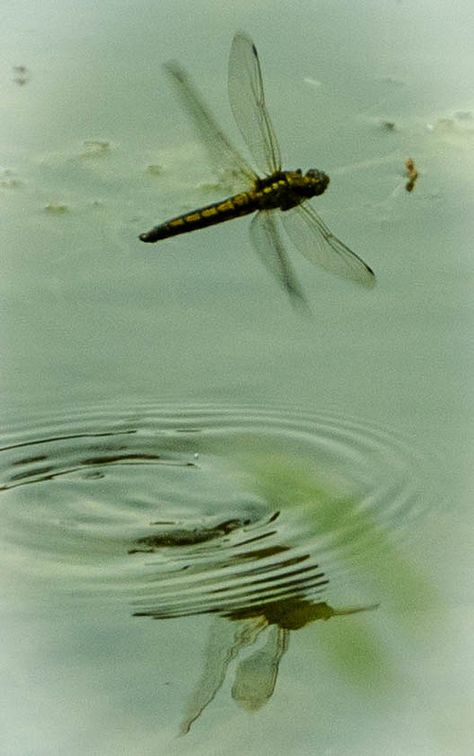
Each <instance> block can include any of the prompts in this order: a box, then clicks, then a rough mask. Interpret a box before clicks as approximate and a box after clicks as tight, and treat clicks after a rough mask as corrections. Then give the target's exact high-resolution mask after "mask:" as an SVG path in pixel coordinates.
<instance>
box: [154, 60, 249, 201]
mask: <svg viewBox="0 0 474 756" xmlns="http://www.w3.org/2000/svg"><path fill="white" fill-rule="evenodd" d="M165 70H166V72H167V74H168V75H169V77H170V78H171V81H172V82H173V84H174V86H175V89H176V91H177V92H178V95H179V97H180V99H181V102H182V104H183V106H184V108H185V110H186V112H187V113H188V115H189V116H190V118H191V120H192V121H193V123H194V126H195V128H196V130H197V132H198V134H199V137H200V139H201V142H202V143H203V144H204V146H205V148H206V150H207V153H208V156H209V159H210V161H211V164H212V166H213V168H214V171H215V172H216V174H217V175H218V176H220V177H223V178H225V179H227V180H230V181H232V182H233V183H236V185H237V184H238V182H240V184H238V185H239V188H240V189H242V186H243V184H245V185H251V186H253V184H254V183H255V180H256V178H257V177H256V174H255V172H254V171H253V170H252V168H251V167H250V165H249V164H248V163H247V161H246V160H244V158H243V157H241V156H240V155H239V153H238V152H237V150H236V149H235V148H234V147H233V146H232V145H231V144H230V142H229V140H228V139H227V137H226V136H225V135H224V133H223V131H222V130H221V129H220V128H219V126H218V125H217V122H216V120H215V119H214V116H213V115H212V113H211V112H210V111H209V109H208V108H207V106H206V105H205V104H204V102H203V100H202V98H201V95H200V94H199V92H198V91H197V89H196V87H195V86H194V84H193V83H192V82H191V79H190V78H189V76H188V74H187V73H186V71H185V70H184V69H183V68H181V66H180V65H179V63H176V62H175V61H170V62H169V63H167V64H166V65H165Z"/></svg>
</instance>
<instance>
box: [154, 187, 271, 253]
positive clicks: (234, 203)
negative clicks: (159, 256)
mask: <svg viewBox="0 0 474 756" xmlns="http://www.w3.org/2000/svg"><path fill="white" fill-rule="evenodd" d="M257 207H258V205H257V204H256V202H255V198H254V195H253V193H247V192H242V193H241V194H236V195H234V196H233V197H229V198H228V199H226V200H223V201H221V202H214V203H213V204H212V205H206V207H201V208H199V209H198V210H193V211H192V212H190V213H185V214H184V215H178V216H177V217H176V218H171V220H169V221H166V222H165V223H161V224H160V225H159V226H155V227H154V228H152V229H151V230H150V231H145V233H144V234H140V239H141V240H142V241H144V242H156V241H159V240H160V239H167V238H168V237H170V236H176V235H177V234H186V233H188V232H189V231H195V230H196V229H198V228H206V226H213V225H214V224H215V223H223V222H224V221H227V220H232V218H238V217H240V216H241V215H248V214H249V213H253V212H254V211H255V210H257Z"/></svg>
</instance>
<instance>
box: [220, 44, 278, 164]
mask: <svg viewBox="0 0 474 756" xmlns="http://www.w3.org/2000/svg"><path fill="white" fill-rule="evenodd" d="M228 89H229V101H230V106H231V108H232V113H233V115H234V118H235V121H236V123H237V125H238V127H239V129H240V133H241V134H242V136H243V138H244V140H245V142H246V144H247V146H248V148H249V150H250V154H251V155H252V157H253V159H254V160H255V163H256V165H257V167H258V168H259V169H260V170H262V171H263V172H264V173H265V174H267V175H270V174H272V173H275V172H277V171H280V170H281V156H280V147H279V145H278V140H277V138H276V136H275V131H274V129H273V125H272V122H271V119H270V115H269V113H268V110H267V106H266V104H265V93H264V90H263V79H262V70H261V67H260V61H259V59H258V54H257V49H256V47H255V45H254V43H253V42H252V40H251V39H250V37H247V35H246V34H243V33H242V32H239V33H237V34H236V35H235V36H234V39H233V40H232V46H231V49H230V56H229V74H228Z"/></svg>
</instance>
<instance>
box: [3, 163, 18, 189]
mask: <svg viewBox="0 0 474 756" xmlns="http://www.w3.org/2000/svg"><path fill="white" fill-rule="evenodd" d="M21 184H22V182H21V181H20V179H18V178H17V177H16V176H15V174H14V173H13V171H11V170H10V169H9V168H3V169H2V168H0V188H2V189H18V187H19V186H21Z"/></svg>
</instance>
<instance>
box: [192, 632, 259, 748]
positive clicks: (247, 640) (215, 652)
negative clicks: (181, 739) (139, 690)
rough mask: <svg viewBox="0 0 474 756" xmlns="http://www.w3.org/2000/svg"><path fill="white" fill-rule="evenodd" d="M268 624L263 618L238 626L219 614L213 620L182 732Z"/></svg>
mask: <svg viewBox="0 0 474 756" xmlns="http://www.w3.org/2000/svg"><path fill="white" fill-rule="evenodd" d="M265 627H266V622H265V620H264V618H263V617H256V618H254V619H252V620H247V621H246V622H239V623H237V626H235V625H234V623H230V622H229V621H228V620H225V621H224V620H222V618H220V617H219V618H218V619H216V620H214V622H213V623H212V625H211V631H210V636H209V642H208V645H207V649H206V652H205V656H206V661H205V668H204V671H203V673H202V675H201V679H200V680H199V683H198V685H197V687H196V689H195V690H194V692H193V694H192V695H191V699H190V701H189V703H188V710H187V713H186V716H185V719H184V721H183V722H182V723H181V727H180V733H181V735H186V733H188V732H189V730H190V729H191V726H192V724H193V722H195V721H196V719H198V717H199V716H200V715H201V714H202V712H203V711H204V709H205V708H206V706H208V705H209V704H210V703H211V701H213V700H214V698H215V696H216V694H217V692H218V691H219V690H220V688H221V686H222V683H223V682H224V679H225V675H226V672H227V667H228V666H229V664H230V662H231V661H232V659H235V657H236V656H237V654H238V653H239V652H240V651H241V649H242V648H245V646H249V645H252V643H254V642H255V640H256V639H257V637H258V635H259V634H260V633H261V631H262V630H263V629H264V628H265Z"/></svg>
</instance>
